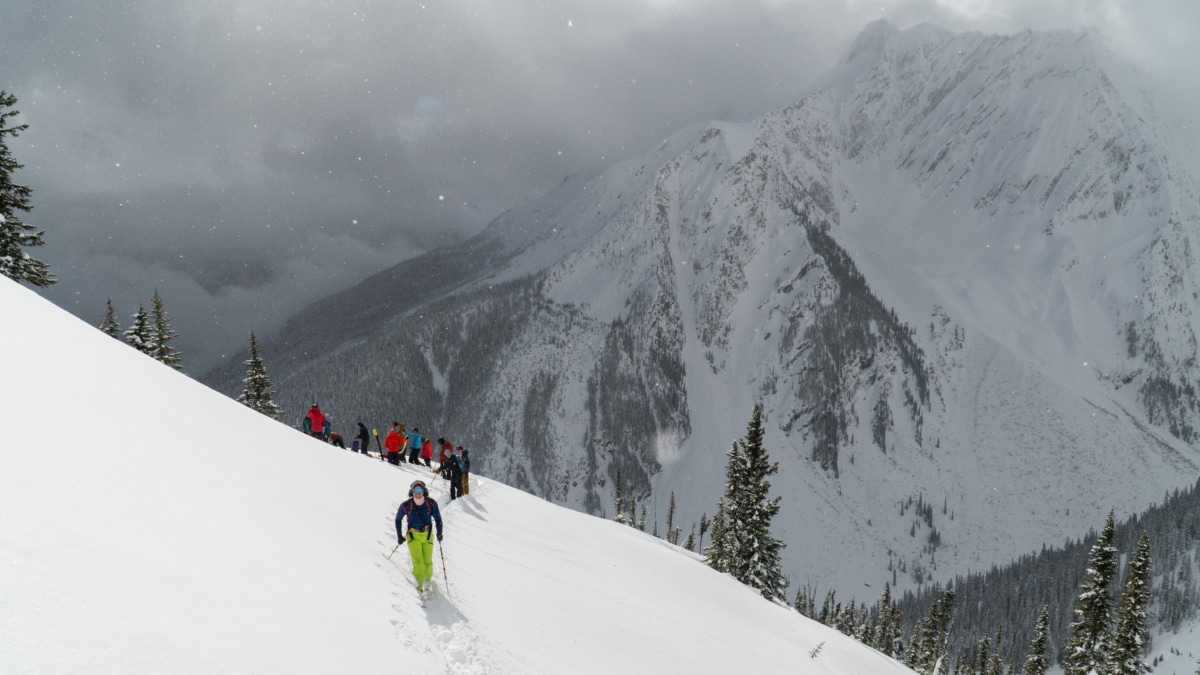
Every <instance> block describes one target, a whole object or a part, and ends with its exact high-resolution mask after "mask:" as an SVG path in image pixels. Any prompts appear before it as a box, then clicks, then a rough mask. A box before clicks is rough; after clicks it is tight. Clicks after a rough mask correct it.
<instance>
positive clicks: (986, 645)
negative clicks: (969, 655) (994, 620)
mask: <svg viewBox="0 0 1200 675" xmlns="http://www.w3.org/2000/svg"><path fill="white" fill-rule="evenodd" d="M975 655H976V661H977V665H978V666H979V669H978V670H976V669H975V668H972V669H971V672H972V673H978V674H979V675H992V671H991V668H990V664H991V662H992V637H991V636H990V635H984V636H983V639H982V640H980V641H979V648H978V651H976V652H975Z"/></svg>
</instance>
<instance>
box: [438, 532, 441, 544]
mask: <svg viewBox="0 0 1200 675" xmlns="http://www.w3.org/2000/svg"><path fill="white" fill-rule="evenodd" d="M441 541H442V533H441V532H438V542H441Z"/></svg>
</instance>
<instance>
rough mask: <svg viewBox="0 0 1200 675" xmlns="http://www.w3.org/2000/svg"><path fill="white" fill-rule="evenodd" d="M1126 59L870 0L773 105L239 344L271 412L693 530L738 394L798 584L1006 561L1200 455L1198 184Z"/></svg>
mask: <svg viewBox="0 0 1200 675" xmlns="http://www.w3.org/2000/svg"><path fill="white" fill-rule="evenodd" d="M1127 70H1128V69H1127V67H1126V66H1124V65H1123V64H1120V63H1119V62H1117V61H1116V60H1115V59H1114V58H1113V57H1112V56H1111V55H1110V54H1108V52H1107V51H1106V50H1105V49H1104V48H1103V47H1102V46H1101V45H1099V44H1098V43H1097V40H1096V38H1095V37H1094V36H1093V35H1091V34H1089V33H1087V32H1068V31H1058V32H1049V33H1031V32H1025V33H1020V34H1017V35H1013V36H986V35H980V34H976V33H963V34H953V33H950V32H948V31H944V30H942V29H939V28H936V27H932V26H918V27H916V28H912V29H909V30H905V31H898V30H896V29H894V28H893V27H891V26H890V25H888V24H886V23H885V22H877V23H875V24H872V25H871V26H869V27H868V28H867V29H866V30H865V31H864V32H863V34H862V35H861V36H860V37H859V39H858V40H857V41H856V43H855V45H854V47H853V48H852V49H851V50H850V52H849V54H848V55H847V57H846V59H845V60H844V61H843V62H842V63H841V64H840V65H839V66H838V67H837V68H836V69H834V71H832V72H831V73H830V74H829V75H828V77H827V78H826V79H825V80H824V81H823V83H822V85H821V86H820V87H819V88H818V89H817V90H815V91H813V92H812V93H810V94H808V95H807V96H805V97H804V98H802V99H801V100H799V101H798V102H797V103H796V104H794V105H792V106H789V107H787V108H785V109H783V110H778V111H775V112H772V113H769V114H767V115H766V116H764V117H763V118H762V119H760V120H758V121H757V122H755V123H753V124H727V123H712V124H709V125H700V126H697V127H693V128H689V129H685V130H682V131H680V132H679V133H678V134H676V135H674V136H673V137H671V138H670V139H668V140H667V141H665V142H664V143H663V144H662V145H661V146H660V147H659V148H657V149H655V150H653V151H651V152H649V153H647V154H645V155H643V156H641V157H638V158H635V159H632V160H629V161H626V162H623V163H620V164H617V165H615V166H613V167H611V168H610V169H608V170H607V171H605V172H604V173H602V174H601V175H599V176H596V177H594V178H592V179H588V180H581V179H578V178H571V179H568V180H567V181H565V182H564V183H563V184H562V185H560V186H559V187H557V188H556V189H555V190H553V191H551V192H550V193H549V194H548V195H547V196H546V197H545V198H544V199H541V200H537V201H534V202H531V203H529V204H526V205H523V206H521V207H519V208H517V209H514V210H512V211H510V212H508V213H506V214H504V215H502V216H501V217H499V218H497V219H496V221H495V222H493V223H492V224H491V225H490V226H489V227H488V228H487V229H486V230H485V231H484V232H483V233H481V234H480V235H479V236H478V237H476V238H475V239H473V240H471V241H469V242H467V243H466V244H464V245H462V246H459V247H455V248H452V249H444V250H440V251H436V252H433V253H430V254H428V255H425V256H421V257H419V258H416V259H414V260H411V261H407V262H405V263H403V264H401V265H400V266H398V267H397V268H395V269H393V270H389V271H387V272H385V273H383V274H380V275H377V276H376V277H373V278H372V279H369V280H367V281H366V282H364V283H363V284H361V285H360V286H358V287H356V288H354V289H351V290H349V291H347V292H344V293H341V294H339V295H337V296H333V297H332V298H329V299H326V300H324V301H321V302H319V303H317V304H315V305H314V306H313V307H311V308H309V310H306V312H304V313H303V314H302V315H301V316H299V317H297V318H296V319H294V320H293V321H292V322H291V323H289V325H288V328H287V329H285V330H284V331H283V332H282V333H281V334H280V335H278V336H276V337H275V338H274V339H273V340H271V341H267V342H265V344H264V347H263V353H264V358H266V359H267V363H268V367H269V368H270V369H271V373H272V376H273V377H274V379H275V381H276V384H277V386H278V389H279V390H280V393H281V396H282V398H283V400H284V403H285V407H287V408H288V409H290V410H292V411H294V412H299V411H301V410H303V409H305V408H307V405H308V404H309V403H310V402H311V401H310V400H309V399H315V400H318V401H320V402H321V403H322V405H323V407H324V408H326V409H327V410H329V411H330V412H331V413H332V415H333V417H334V420H335V422H340V423H341V424H342V425H343V428H350V426H351V425H352V423H353V422H354V421H355V419H356V418H359V419H364V420H366V421H367V422H368V423H369V424H372V425H380V426H382V425H385V423H386V422H389V421H391V420H393V419H399V420H400V421H404V422H406V423H408V424H410V425H416V426H419V427H422V428H423V429H425V430H433V431H434V432H435V433H437V434H439V435H440V434H445V435H447V436H448V437H450V438H452V439H454V440H455V441H456V442H460V443H462V444H463V445H465V446H467V447H468V448H471V449H472V450H473V459H474V461H475V463H476V466H477V468H478V470H480V471H481V472H483V473H485V474H487V475H490V476H494V477H496V478H499V479H500V480H503V481H505V482H507V483H510V484H512V485H516V486H518V487H521V488H523V489H526V490H529V491H530V492H533V493H535V494H538V495H540V496H543V497H545V498H547V499H551V500H553V501H556V502H559V503H563V504H567V505H571V506H574V507H576V508H580V509H583V510H586V511H588V512H591V513H597V514H606V515H611V513H610V511H611V509H612V501H613V500H612V493H613V482H614V479H615V477H616V475H617V473H618V472H619V473H620V475H621V478H622V481H623V483H624V486H625V488H626V490H627V491H631V492H632V493H633V494H634V495H635V496H637V497H638V498H639V499H640V500H642V501H641V504H642V505H643V506H645V507H646V508H647V509H648V511H649V520H650V522H651V523H654V522H655V521H656V520H657V522H659V523H663V522H664V519H665V511H666V503H667V501H668V498H669V495H670V494H671V493H675V494H676V496H677V498H678V502H679V505H680V510H679V513H677V514H676V522H677V523H683V527H684V530H685V534H686V530H687V529H688V528H690V527H691V526H692V524H693V523H695V522H696V521H697V520H699V518H700V516H701V514H703V513H706V512H707V513H708V514H709V515H711V514H712V511H713V510H714V508H715V502H716V497H717V495H718V490H719V487H720V485H721V482H722V480H723V470H724V460H725V457H724V451H725V450H726V449H727V448H728V447H729V444H730V443H731V442H732V440H733V439H734V438H736V437H738V436H740V435H741V434H742V433H743V431H744V428H745V424H746V421H747V419H748V417H749V414H750V410H751V407H752V406H753V404H754V403H755V402H762V403H763V405H764V418H765V420H766V423H767V426H768V434H767V444H768V448H769V449H770V450H771V453H772V457H773V459H776V460H778V461H779V462H780V463H781V472H780V474H779V476H778V477H777V478H776V480H775V481H774V482H773V485H772V489H773V492H774V493H775V494H780V495H782V496H783V498H784V502H783V509H782V511H781V514H780V517H779V518H778V519H777V521H776V526H777V530H778V534H779V535H780V536H782V537H783V538H784V539H785V541H787V542H789V543H790V546H789V547H788V549H786V551H785V556H786V557H785V562H786V564H787V572H788V573H789V574H790V575H791V576H792V578H793V580H794V581H796V582H799V583H802V582H803V581H804V579H806V578H814V579H819V580H822V583H833V584H835V585H836V586H841V587H843V588H856V587H858V585H859V584H862V583H871V584H878V583H882V581H883V580H884V579H886V578H890V579H891V580H893V581H895V582H897V583H898V584H900V585H905V584H914V585H916V584H922V583H925V582H927V581H929V580H933V579H939V578H946V577H947V576H948V575H950V574H953V573H957V572H963V571H966V570H968V569H972V568H979V567H983V566H987V565H990V564H991V563H993V562H997V561H1000V560H1007V559H1009V558H1010V557H1011V556H1013V555H1018V554H1020V553H1022V552H1026V551H1030V550H1033V549H1035V548H1037V547H1038V546H1039V545H1041V544H1042V543H1045V542H1059V541H1062V540H1063V539H1064V538H1065V537H1067V536H1073V535H1077V533H1078V532H1081V531H1085V530H1086V529H1087V528H1089V527H1092V526H1094V523H1095V522H1096V521H1097V519H1098V516H1097V514H1102V513H1106V512H1107V510H1108V508H1110V507H1112V506H1116V507H1117V509H1118V511H1119V512H1120V513H1122V514H1128V513H1130V512H1132V511H1135V510H1140V509H1142V508H1144V507H1145V506H1146V505H1147V504H1148V503H1149V502H1150V501H1151V500H1152V499H1154V498H1155V497H1157V496H1158V495H1159V494H1161V493H1162V491H1163V490H1165V489H1170V488H1173V487H1177V486H1180V485H1184V484H1187V483H1190V481H1191V479H1192V477H1194V475H1195V474H1196V472H1197V469H1198V465H1197V453H1196V452H1195V451H1194V450H1193V449H1192V448H1191V447H1190V445H1189V443H1190V441H1191V440H1193V439H1194V437H1195V433H1196V429H1200V426H1197V419H1198V411H1197V404H1198V401H1197V398H1196V392H1195V388H1194V384H1193V383H1195V382H1196V381H1197V379H1198V378H1200V372H1198V371H1197V368H1198V366H1197V363H1196V360H1195V347H1196V327H1197V323H1198V317H1196V316H1195V313H1194V306H1195V297H1196V293H1197V286H1198V285H1200V280H1198V279H1197V277H1196V272H1195V265H1193V264H1191V261H1193V260H1194V259H1195V255H1196V246H1197V244H1196V234H1197V231H1198V229H1200V228H1198V225H1200V221H1198V215H1197V213H1198V207H1197V198H1196V195H1197V192H1196V189H1195V183H1194V181H1193V179H1192V178H1191V177H1190V176H1188V175H1186V174H1185V172H1183V171H1182V170H1180V169H1179V168H1178V166H1177V163H1176V162H1175V160H1174V159H1173V158H1172V156H1171V151H1170V144H1169V142H1168V141H1167V139H1166V138H1165V137H1164V134H1163V132H1162V131H1161V129H1159V128H1158V127H1157V126H1156V123H1155V121H1154V116H1153V111H1152V108H1151V107H1150V105H1149V104H1148V103H1147V102H1146V100H1144V98H1143V97H1142V96H1141V94H1139V93H1138V92H1137V90H1136V88H1135V87H1132V86H1130V82H1131V81H1132V78H1131V76H1130V75H1129V74H1128V72H1127ZM240 376H241V369H240V367H239V366H236V365H233V366H230V367H229V368H227V369H226V370H225V371H224V372H223V373H215V374H213V375H212V376H211V377H209V378H208V380H207V381H209V382H210V383H211V384H212V385H213V386H214V387H216V388H218V389H220V390H222V391H225V392H228V393H231V394H236V391H237V390H238V388H239V385H238V378H240ZM914 500H919V501H920V502H921V503H923V504H926V505H932V507H936V508H926V509H922V511H921V513H920V515H919V516H917V515H914V511H913V510H912V509H911V508H909V506H908V505H909V504H911V503H912V502H913V501H914ZM814 542H820V545H819V546H817V545H813V543H814Z"/></svg>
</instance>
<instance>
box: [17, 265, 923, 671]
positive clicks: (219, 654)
mask: <svg viewBox="0 0 1200 675" xmlns="http://www.w3.org/2000/svg"><path fill="white" fill-rule="evenodd" d="M0 306H3V307H4V310H5V311H4V314H5V321H4V324H3V325H2V326H0V372H3V373H4V387H3V389H2V390H0V408H2V409H3V410H4V420H5V422H6V426H7V434H6V440H5V442H4V444H3V448H2V451H0V564H2V565H3V573H2V574H0V598H2V599H3V602H0V635H2V636H3V649H0V672H3V673H5V674H6V675H9V674H12V675H18V674H25V673H30V674H33V673H39V674H40V673H56V674H60V673H61V674H67V673H89V674H94V673H121V674H122V675H137V674H138V673H147V674H158V673H168V672H169V673H213V672H220V673H363V674H365V673H384V672H388V673H394V672H411V673H417V672H420V673H451V672H453V673H513V674H516V673H521V674H525V673H562V672H575V673H612V672H630V673H643V672H681V673H691V672H697V673H698V672H721V671H733V670H736V671H738V672H755V673H784V672H796V671H797V670H802V671H803V672H806V673H829V674H850V673H903V672H911V671H908V670H907V669H905V668H903V667H901V666H899V665H898V664H896V663H895V662H893V661H892V660H890V659H888V658H885V657H883V656H881V655H879V654H878V653H877V652H874V651H873V650H870V649H867V648H865V647H863V646H861V645H859V644H858V643H855V642H854V641H852V640H850V639H849V638H846V637H844V636H842V635H840V634H839V633H837V632H835V631H833V630H831V629H828V628H826V627H824V626H821V625H819V624H816V623H814V622H812V621H809V620H807V619H805V618H803V617H801V616H800V615H798V614H796V613H794V612H792V611H790V610H788V609H786V608H783V607H781V606H778V605H775V604H772V603H768V602H766V601H764V600H762V599H761V598H759V597H758V596H757V595H755V594H754V593H752V592H751V591H749V590H748V589H747V588H745V587H743V586H741V585H740V584H738V583H736V582H734V581H732V580H731V579H730V578H728V577H725V576H723V575H718V574H715V573H713V572H712V571H711V570H709V569H708V568H706V567H705V566H703V565H702V564H701V563H699V562H697V561H696V560H695V559H694V557H693V556H690V555H688V554H686V553H685V552H683V551H681V550H679V549H677V548H674V547H671V546H668V545H666V544H664V543H663V542H662V541H661V540H658V539H655V538H652V537H650V536H648V535H645V534H643V533H640V532H636V531H634V530H632V529H631V528H628V527H625V526H621V525H617V524H615V523H612V522H610V521H604V520H599V519H596V518H592V517H589V516H586V515H583V514H580V513H577V512H575V511H571V510H568V509H564V508H561V507H558V506H554V505H552V504H549V503H546V502H544V501H542V500H540V499H537V498H535V497H532V496H530V495H528V494H525V493H523V492H520V491H517V490H514V489H511V488H508V487H506V486H504V485H502V484H500V483H497V482H495V481H492V480H489V479H487V478H485V477H475V478H474V479H473V480H472V486H473V488H472V493H471V495H470V496H469V497H467V498H465V499H463V500H461V501H455V502H454V503H453V504H450V503H448V502H447V501H445V498H446V494H445V488H444V483H442V482H441V481H432V485H433V487H434V494H435V496H437V497H438V498H439V499H441V501H442V504H443V508H444V515H445V521H446V530H447V535H446V541H445V546H444V548H443V549H442V551H443V553H444V556H445V566H444V567H443V566H442V565H441V563H440V562H439V563H438V564H437V570H436V579H437V580H438V582H439V585H440V589H439V590H440V595H439V596H437V597H435V598H433V599H432V600H431V601H430V602H429V604H428V607H427V608H426V609H422V608H420V606H419V602H418V599H417V596H416V592H415V589H414V588H413V587H412V585H411V582H410V580H409V577H408V575H407V574H406V569H405V568H406V564H405V562H406V554H405V552H404V550H403V549H402V550H401V551H399V552H397V554H396V555H395V556H394V558H393V561H392V562H389V561H388V560H386V558H385V556H386V554H387V553H388V552H389V551H390V550H391V549H392V546H394V541H395V534H394V529H393V524H392V518H393V515H394V513H395V510H396V508H397V506H398V504H399V502H400V500H401V497H402V496H403V495H404V493H405V491H406V489H407V486H408V484H409V482H410V481H411V480H412V479H413V478H414V477H416V476H421V477H424V478H428V475H427V474H426V473H425V472H424V471H423V470H414V469H409V468H395V467H390V466H388V465H385V464H382V463H380V462H377V461H374V460H371V459H367V458H364V457H362V456H358V455H354V454H351V453H349V452H344V451H341V450H336V449H333V448H332V447H331V446H327V445H324V444H321V443H319V442H317V441H314V440H312V439H308V438H306V437H304V436H302V435H300V434H299V433H297V432H296V431H294V430H291V429H289V428H287V427H285V426H284V425H281V424H278V423H275V422H272V421H270V420H268V419H266V418H264V417H262V416H260V415H258V414H257V413H254V412H251V411H250V410H248V409H246V408H244V407H243V406H241V405H240V404H238V403H236V402H234V401H232V400H230V399H228V398H226V397H224V396H222V395H220V394H218V393H217V392H215V391H212V390H210V389H207V388H206V387H204V386H202V385H200V384H198V383H196V382H194V381H192V380H190V379H188V378H186V377H184V376H182V375H181V374H179V373H177V372H175V371H172V370H170V369H169V368H167V367H165V366H162V365H161V364H158V363H157V362H155V361H152V360H150V359H149V358H147V357H144V356H142V355H140V354H138V353H136V352H135V351H133V350H132V349H130V348H128V347H126V346H124V345H122V344H120V343H118V342H116V341H114V340H111V339H110V338H108V337H107V336H105V335H103V334H102V333H100V332H99V331H97V330H95V329H94V328H92V327H90V326H87V325H85V324H83V323H81V322H80V321H79V320H77V319H75V318H74V317H72V316H70V315H68V314H67V313H66V312H64V311H61V310H59V309H57V308H56V307H54V306H52V305H50V304H49V303H48V302H46V301H44V300H42V299H41V298H39V297H38V296H37V295H35V294H34V293H33V292H31V291H29V290H27V289H24V288H21V287H19V286H17V285H16V284H14V283H13V282H11V281H10V280H8V279H5V278H0ZM394 563H395V564H394ZM447 579H448V583H447V581H445V580H447ZM818 647H820V648H819V649H817V648H818ZM814 651H815V652H816V654H815V656H814V655H813V652H814Z"/></svg>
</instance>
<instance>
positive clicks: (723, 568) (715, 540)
mask: <svg viewBox="0 0 1200 675" xmlns="http://www.w3.org/2000/svg"><path fill="white" fill-rule="evenodd" d="M729 553H730V551H729V550H728V549H726V547H725V497H721V498H720V499H718V500H717V515H715V516H713V519H712V537H711V538H710V541H709V544H708V548H707V549H705V551H704V562H705V563H706V564H707V565H708V566H709V567H711V568H713V569H714V570H716V571H718V572H728V571H729Z"/></svg>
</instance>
